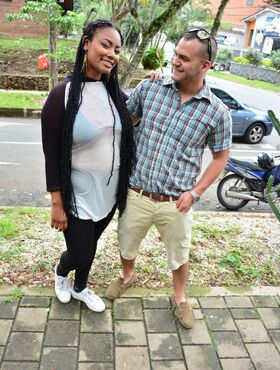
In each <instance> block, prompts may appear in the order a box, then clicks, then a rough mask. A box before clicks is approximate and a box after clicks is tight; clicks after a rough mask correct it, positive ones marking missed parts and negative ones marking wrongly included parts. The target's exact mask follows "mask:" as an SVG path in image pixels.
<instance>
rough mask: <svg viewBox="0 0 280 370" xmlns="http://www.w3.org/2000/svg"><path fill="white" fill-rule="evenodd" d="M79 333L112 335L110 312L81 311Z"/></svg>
mask: <svg viewBox="0 0 280 370" xmlns="http://www.w3.org/2000/svg"><path fill="white" fill-rule="evenodd" d="M81 332H89V333H112V332H113V323H112V311H111V310H108V309H107V310H105V311H103V312H93V311H91V310H89V309H85V310H82V319H81Z"/></svg>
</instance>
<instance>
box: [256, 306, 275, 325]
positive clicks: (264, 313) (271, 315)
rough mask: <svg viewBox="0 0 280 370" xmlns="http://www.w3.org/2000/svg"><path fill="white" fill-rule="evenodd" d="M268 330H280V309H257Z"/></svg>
mask: <svg viewBox="0 0 280 370" xmlns="http://www.w3.org/2000/svg"><path fill="white" fill-rule="evenodd" d="M257 310H258V312H259V314H260V316H261V319H262V321H263V322H264V325H265V326H266V328H267V329H280V308H279V307H278V308H258V309H257Z"/></svg>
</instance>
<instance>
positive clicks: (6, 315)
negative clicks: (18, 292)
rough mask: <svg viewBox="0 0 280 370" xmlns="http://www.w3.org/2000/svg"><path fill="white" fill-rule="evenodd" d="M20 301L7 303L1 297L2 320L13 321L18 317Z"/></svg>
mask: <svg viewBox="0 0 280 370" xmlns="http://www.w3.org/2000/svg"><path fill="white" fill-rule="evenodd" d="M17 306H18V300H15V301H13V302H5V298H3V297H0V319H13V318H14V317H15V315H16V310H17Z"/></svg>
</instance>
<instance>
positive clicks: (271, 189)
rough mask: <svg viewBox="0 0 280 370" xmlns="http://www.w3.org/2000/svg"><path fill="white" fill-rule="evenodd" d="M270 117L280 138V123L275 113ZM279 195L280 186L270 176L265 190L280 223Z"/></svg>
mask: <svg viewBox="0 0 280 370" xmlns="http://www.w3.org/2000/svg"><path fill="white" fill-rule="evenodd" d="M267 113H268V116H269V118H270V119H271V121H272V123H273V126H274V127H275V130H276V131H277V133H278V135H279V136H280V122H279V120H278V119H277V118H276V116H275V114H274V112H273V111H272V110H269V111H268V112H267ZM279 194H280V185H277V186H274V178H273V176H270V177H269V179H268V182H267V187H266V190H265V196H266V199H267V201H268V203H269V205H270V208H271V209H272V211H273V213H274V214H275V216H276V218H277V219H278V221H280V206H279V201H280V199H279Z"/></svg>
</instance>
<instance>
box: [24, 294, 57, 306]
mask: <svg viewBox="0 0 280 370" xmlns="http://www.w3.org/2000/svg"><path fill="white" fill-rule="evenodd" d="M50 301H51V300H50V298H49V297H32V296H24V297H22V299H21V301H20V306H21V307H45V308H47V307H50Z"/></svg>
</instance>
